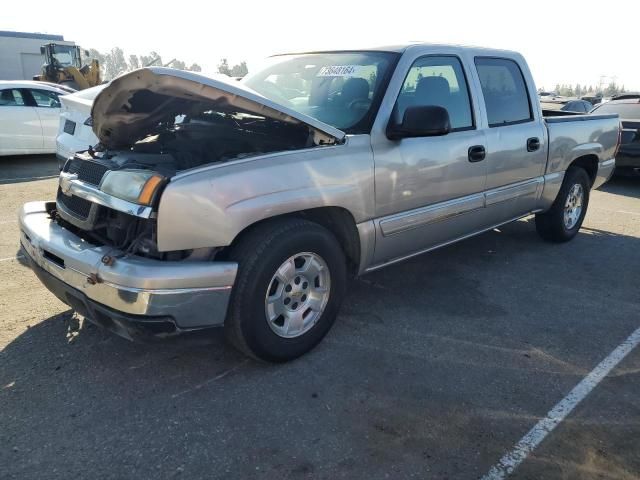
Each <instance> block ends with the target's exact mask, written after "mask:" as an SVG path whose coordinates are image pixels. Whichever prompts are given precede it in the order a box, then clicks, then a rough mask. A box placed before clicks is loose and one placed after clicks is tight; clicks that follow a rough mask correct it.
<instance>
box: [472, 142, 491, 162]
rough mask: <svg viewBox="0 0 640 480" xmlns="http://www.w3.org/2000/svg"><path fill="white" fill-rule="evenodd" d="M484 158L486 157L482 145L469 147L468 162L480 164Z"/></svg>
mask: <svg viewBox="0 0 640 480" xmlns="http://www.w3.org/2000/svg"><path fill="white" fill-rule="evenodd" d="M486 156H487V151H486V150H485V149H484V147H483V146H482V145H474V146H473V147H469V161H470V162H480V161H482V160H484V157H486Z"/></svg>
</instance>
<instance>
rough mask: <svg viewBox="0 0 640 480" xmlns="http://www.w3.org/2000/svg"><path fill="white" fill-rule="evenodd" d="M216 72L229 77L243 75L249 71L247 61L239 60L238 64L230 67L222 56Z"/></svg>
mask: <svg viewBox="0 0 640 480" xmlns="http://www.w3.org/2000/svg"><path fill="white" fill-rule="evenodd" d="M218 73H222V74H224V75H229V76H230V77H244V76H245V75H246V74H247V73H249V70H248V69H247V62H240V63H239V64H237V65H234V66H233V67H230V66H229V62H228V60H227V59H226V58H223V59H221V60H220V63H219V64H218Z"/></svg>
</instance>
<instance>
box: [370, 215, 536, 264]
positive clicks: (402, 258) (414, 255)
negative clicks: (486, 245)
mask: <svg viewBox="0 0 640 480" xmlns="http://www.w3.org/2000/svg"><path fill="white" fill-rule="evenodd" d="M529 215H530V214H529V213H525V214H524V215H518V216H516V217H513V218H510V219H509V220H505V221H504V222H498V223H495V224H493V225H491V226H489V227H486V228H481V229H478V230H474V231H472V232H470V233H468V234H466V235H462V236H460V237H456V238H453V239H451V240H448V241H446V242H442V243H438V244H437V245H433V246H430V247H427V248H423V249H420V250H416V251H415V252H413V253H410V254H408V255H402V256H400V257H396V258H394V259H392V260H388V261H385V262H381V263H377V264H375V265H372V266H370V267H367V268H366V269H364V273H369V272H373V271H375V270H379V269H381V268H384V267H386V266H388V265H392V264H394V263H398V262H402V261H404V260H408V259H410V258H413V257H417V256H418V255H422V254H423V253H427V252H431V251H432V250H436V249H438V248H440V247H445V246H447V245H451V244H452V243H456V242H459V241H461V240H466V239H467V238H471V237H474V236H476V235H479V234H481V233H484V232H488V231H490V230H493V229H494V228H497V227H500V226H502V225H506V224H507V223H511V222H515V221H516V220H519V219H521V218H525V217H527V216H529Z"/></svg>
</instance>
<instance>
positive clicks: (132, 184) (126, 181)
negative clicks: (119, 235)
mask: <svg viewBox="0 0 640 480" xmlns="http://www.w3.org/2000/svg"><path fill="white" fill-rule="evenodd" d="M164 180H165V179H164V177H163V176H161V175H158V174H157V173H154V172H150V171H149V170H113V171H111V172H108V173H107V174H106V175H105V176H104V178H103V179H102V183H101V184H100V190H102V191H103V192H104V193H108V194H109V195H113V196H114V197H118V198H121V199H122V200H127V201H129V202H133V203H138V204H140V205H151V203H152V202H153V197H154V196H155V194H156V192H157V191H158V187H160V185H162V183H163V182H164Z"/></svg>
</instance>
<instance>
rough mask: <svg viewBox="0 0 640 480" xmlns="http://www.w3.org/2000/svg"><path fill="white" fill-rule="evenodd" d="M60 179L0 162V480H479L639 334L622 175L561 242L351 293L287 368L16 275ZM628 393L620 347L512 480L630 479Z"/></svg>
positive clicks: (478, 241)
mask: <svg viewBox="0 0 640 480" xmlns="http://www.w3.org/2000/svg"><path fill="white" fill-rule="evenodd" d="M56 172H57V163H56V162H55V159H53V158H51V157H31V158H27V159H20V158H18V157H13V158H10V159H8V160H7V161H5V160H4V159H0V285H1V287H0V288H1V295H0V327H1V328H0V478H2V479H25V478H47V479H56V478H60V479H72V478H100V479H111V478H113V479H121V478H140V479H142V478H153V479H162V478H189V479H191V478H208V479H211V478H221V479H223V478H224V479H230V478H234V479H235V478H238V479H263V478H266V479H271V478H273V479H298V478H314V479H315V478H318V479H340V478H344V479H354V478H367V479H384V478H393V479H396V478H403V479H404V478H421V479H425V478H434V479H444V478H448V479H467V478H470V479H473V478H482V477H483V476H485V475H486V474H487V473H488V472H489V471H490V470H491V468H492V467H493V466H494V465H496V463H497V462H498V461H499V460H500V459H501V458H502V457H503V455H505V454H506V453H507V452H509V451H511V450H512V449H513V448H514V446H515V445H516V444H517V442H518V441H519V440H520V439H521V438H522V437H523V436H524V435H525V434H526V433H527V432H528V431H529V430H530V429H531V428H532V427H534V425H536V424H537V423H538V422H539V421H540V420H541V419H544V418H545V416H546V415H547V413H548V412H549V411H550V410H551V409H552V408H553V407H554V406H555V405H556V404H557V403H558V402H559V401H561V400H562V399H563V398H565V397H566V396H567V394H568V393H569V392H570V391H571V390H572V389H573V388H574V387H575V386H576V385H577V384H579V383H580V382H581V381H582V380H583V379H584V378H585V377H586V376H587V375H589V373H590V372H591V371H592V370H593V369H594V367H596V366H597V365H598V364H599V363H600V362H601V361H602V360H603V359H604V358H605V357H607V356H608V355H609V354H610V353H611V352H612V351H614V350H615V349H616V347H618V346H619V345H620V344H621V343H622V342H624V340H625V339H626V338H628V337H629V335H631V334H632V333H633V332H634V331H636V329H638V328H639V327H640V296H639V295H638V292H639V290H638V289H639V285H640V283H639V279H640V273H639V271H638V268H639V266H640V262H639V260H640V179H622V178H621V179H617V178H616V179H614V180H613V181H612V182H610V183H609V184H607V185H605V186H604V187H603V188H602V189H601V190H599V191H595V192H592V197H591V204H590V207H589V212H588V215H587V218H586V221H585V224H584V227H583V229H582V230H581V232H580V233H579V234H578V236H577V237H576V238H575V239H574V240H573V241H571V242H569V243H566V244H562V245H556V244H549V243H545V242H543V241H542V240H541V239H540V238H539V237H538V236H537V235H536V233H535V228H534V224H533V219H532V218H528V219H524V220H521V221H518V222H515V223H513V224H510V225H507V226H505V227H501V228H499V229H496V230H494V231H492V232H489V233H486V234H483V235H480V236H477V237H474V238H471V239H468V240H465V241H463V242H460V243H457V244H455V245H451V246H449V247H446V248H443V249H440V250H438V251H435V252H432V253H429V254H425V255H422V256H419V257H417V258H414V259H412V260H410V261H407V262H404V263H401V264H397V265H394V266H391V267H389V268H386V269H383V270H380V271H378V272H375V273H372V274H369V275H367V276H364V277H362V278H360V279H357V280H354V281H352V282H351V283H350V285H349V288H348V293H347V295H346V298H345V302H344V306H343V308H342V311H341V314H340V316H339V318H338V320H337V322H336V324H335V326H334V328H333V329H332V331H331V332H330V333H329V335H328V336H327V338H326V339H325V340H324V341H323V342H322V343H321V344H320V345H319V346H318V347H317V348H316V349H315V350H314V351H313V352H311V353H310V354H307V355H305V356H304V357H302V358H300V359H298V360H296V361H294V362H291V363H288V364H284V365H269V364H262V363H257V362H255V361H253V360H248V359H246V358H245V357H243V356H242V355H241V354H239V353H237V352H236V351H235V350H233V349H232V348H231V347H229V346H227V345H226V344H225V343H224V340H223V339H222V335H221V334H219V333H218V334H214V335H212V336H211V337H207V338H202V339H201V340H200V341H197V342H194V341H189V342H180V341H177V342H168V343H162V344H153V345H141V344H134V343H130V342H128V341H126V340H123V339H121V338H118V337H116V336H114V335H112V334H110V333H108V332H105V331H103V330H101V329H100V328H98V327H95V326H93V325H91V324H90V323H88V322H85V321H84V320H83V319H82V318H81V317H78V316H76V315H75V314H73V313H72V312H71V311H70V310H69V308H68V307H67V306H66V305H64V304H62V303H61V302H60V301H58V300H57V299H56V298H55V297H54V296H53V295H52V294H50V293H49V292H48V291H47V290H46V289H45V288H44V287H42V286H41V284H40V283H39V282H38V280H37V279H36V277H35V275H34V274H33V273H32V272H31V271H30V270H29V269H28V268H27V267H26V266H25V265H24V259H23V258H21V257H20V252H19V242H18V225H17V222H16V213H17V209H18V208H19V206H20V205H21V204H22V203H23V202H25V201H29V200H43V199H51V198H53V197H54V195H55V189H56V180H55V179H52V178H44V179H42V178H41V177H48V176H51V175H55V174H56ZM34 177H35V178H36V179H33V178H34ZM639 379H640V349H633V350H632V351H631V353H629V355H628V356H627V357H626V358H624V359H622V361H620V363H619V364H617V365H616V366H615V368H613V370H612V371H611V372H610V373H609V375H607V376H606V378H604V380H603V381H602V382H600V383H598V384H597V385H596V386H595V387H594V388H593V390H592V391H590V393H589V394H588V395H586V397H585V398H584V400H582V401H581V402H580V403H579V404H577V406H576V407H575V409H574V410H572V411H571V413H569V415H568V416H567V417H566V418H565V419H564V420H563V421H562V422H560V423H559V425H558V426H557V427H556V428H555V430H553V431H551V432H550V433H549V434H548V435H547V436H546V437H545V438H544V440H543V441H542V442H541V443H540V445H539V446H538V447H537V448H536V449H535V450H533V451H532V452H531V453H530V454H528V455H527V456H526V459H524V461H523V462H522V464H521V465H520V466H519V467H518V468H517V469H516V471H515V472H514V474H513V476H512V478H518V479H540V478H545V479H548V478H575V479H635V478H639V477H640V449H639V448H638V439H639V438H640V400H639V397H640V382H639V381H638V380H639Z"/></svg>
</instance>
